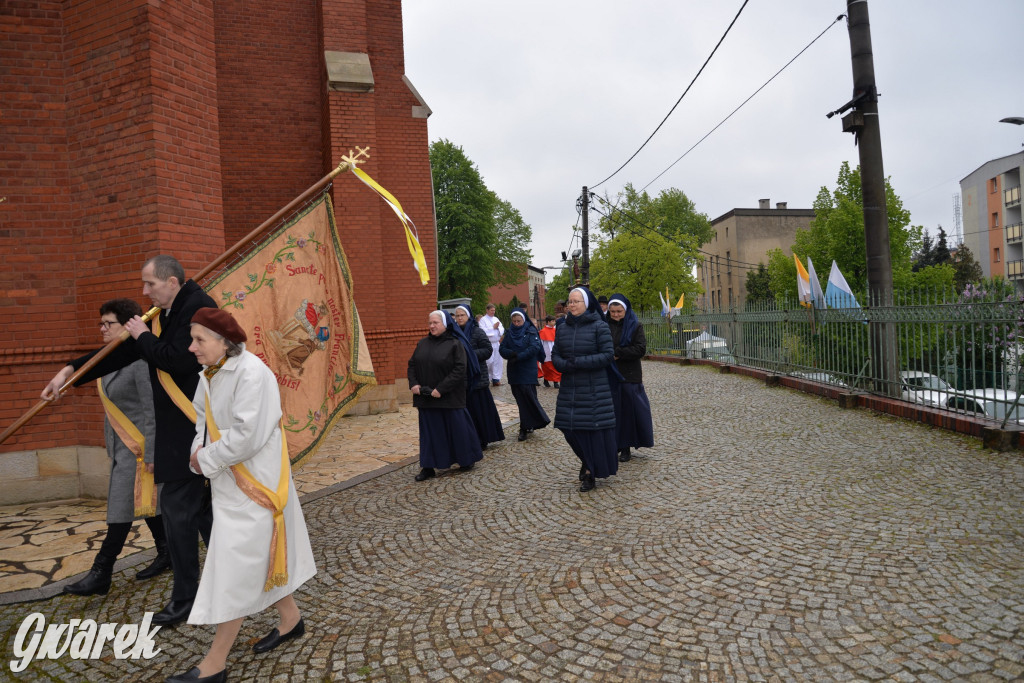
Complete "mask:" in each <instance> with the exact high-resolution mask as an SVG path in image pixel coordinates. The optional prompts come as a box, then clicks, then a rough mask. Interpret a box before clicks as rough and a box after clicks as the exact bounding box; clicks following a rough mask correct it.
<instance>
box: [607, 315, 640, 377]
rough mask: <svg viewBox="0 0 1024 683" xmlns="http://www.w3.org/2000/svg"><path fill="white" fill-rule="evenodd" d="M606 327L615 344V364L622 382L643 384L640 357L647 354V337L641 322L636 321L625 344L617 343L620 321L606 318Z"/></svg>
mask: <svg viewBox="0 0 1024 683" xmlns="http://www.w3.org/2000/svg"><path fill="white" fill-rule="evenodd" d="M608 329H610V330H611V333H612V344H614V346H615V366H616V367H618V368H619V373H620V374H621V375H622V381H623V382H629V383H630V384H643V381H644V370H643V367H642V366H641V364H640V359H641V358H643V357H644V356H645V355H647V337H646V336H645V335H644V326H643V323H637V328H636V331H635V332H633V338H632V339H630V340H629V343H628V344H626V345H625V346H620V345H619V339H620V338H621V337H622V321H621V320H619V321H615V320H612V319H611V318H609V319H608Z"/></svg>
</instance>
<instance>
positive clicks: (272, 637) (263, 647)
mask: <svg viewBox="0 0 1024 683" xmlns="http://www.w3.org/2000/svg"><path fill="white" fill-rule="evenodd" d="M304 635H306V625H305V624H303V623H302V619H301V618H300V619H299V623H297V624H295V626H294V627H293V628H292V630H291V631H288V633H286V634H284V635H283V636H282V635H281V634H280V633H278V631H277V629H276V628H275V629H274V630H273V631H271V632H270V633H268V634H267V636H266V637H265V638H263V639H262V640H260V641H259V642H258V643H256V644H255V645H253V646H252V651H253V652H255V653H256V654H262V653H264V652H270V651H271V650H273V649H274V648H275V647H277V646H278V645H280V644H281V643H284V642H287V641H289V640H291V639H292V638H301V637H302V636H304Z"/></svg>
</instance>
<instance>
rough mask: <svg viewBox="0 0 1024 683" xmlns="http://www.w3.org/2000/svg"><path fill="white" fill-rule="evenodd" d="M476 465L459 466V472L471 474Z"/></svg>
mask: <svg viewBox="0 0 1024 683" xmlns="http://www.w3.org/2000/svg"><path fill="white" fill-rule="evenodd" d="M474 464H475V463H469V464H468V465H459V472H469V471H470V470H471V469H473V465H474Z"/></svg>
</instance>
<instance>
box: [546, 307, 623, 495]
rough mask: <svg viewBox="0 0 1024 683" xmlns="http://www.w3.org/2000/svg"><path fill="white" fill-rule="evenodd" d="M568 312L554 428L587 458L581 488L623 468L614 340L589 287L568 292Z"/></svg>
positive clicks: (559, 338)
mask: <svg viewBox="0 0 1024 683" xmlns="http://www.w3.org/2000/svg"><path fill="white" fill-rule="evenodd" d="M566 307H567V308H568V312H567V314H566V316H565V318H563V319H562V320H559V321H558V326H557V330H558V331H557V332H556V333H555V346H554V348H553V349H552V350H551V361H552V362H553V363H554V364H555V369H556V370H558V371H559V372H561V373H562V383H561V386H560V387H559V389H558V402H557V404H556V405H557V407H556V410H555V428H556V429H560V430H562V434H564V435H565V440H566V442H567V443H568V444H569V447H570V448H572V451H573V453H575V454H576V457H578V458H579V459H580V462H581V463H582V465H581V467H580V475H579V479H580V491H583V492H586V491H590V490H591V489H593V488H594V486H595V485H596V481H595V479H604V478H607V477H610V476H611V475H613V474H615V473H616V472H618V471H619V461H618V459H617V448H616V440H615V405H614V402H613V400H612V389H611V384H610V382H609V373H611V372H613V371H614V369H613V368H612V360H613V357H614V345H613V344H612V334H611V331H610V330H609V329H608V323H606V322H605V321H604V319H603V318H602V315H601V309H600V307H599V306H598V303H597V297H595V296H594V294H593V292H591V291H590V290H588V289H587V288H586V287H576V288H574V289H573V290H572V291H571V292H569V300H568V302H567V304H566Z"/></svg>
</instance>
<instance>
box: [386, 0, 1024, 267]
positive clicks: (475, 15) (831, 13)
mask: <svg viewBox="0 0 1024 683" xmlns="http://www.w3.org/2000/svg"><path fill="white" fill-rule="evenodd" d="M741 5H742V0H728V1H724V0H723V1H721V2H707V1H702V2H696V1H694V0H676V1H670V0H658V1H654V0H634V1H633V2H628V3H626V2H621V0H620V1H617V2H609V1H607V0H588V1H587V2H563V1H559V0H548V1H547V2H536V1H535V0H518V1H517V2H511V3H506V2H501V3H499V2H482V1H481V0H406V1H405V2H404V3H403V13H404V17H403V23H404V30H405V61H406V74H407V75H408V76H409V78H410V79H411V80H412V82H413V84H414V85H415V86H416V88H417V89H418V90H419V92H420V94H421V95H422V96H423V98H424V100H425V101H426V103H427V104H428V105H429V106H430V108H431V109H432V110H433V114H432V115H431V117H430V118H429V119H428V130H429V135H430V140H431V141H432V142H433V141H434V140H437V139H441V138H445V139H448V140H451V141H452V142H454V143H455V144H457V145H459V146H461V147H462V148H463V150H464V151H465V153H466V155H467V156H468V157H469V158H470V159H471V160H472V161H473V162H474V163H476V165H477V167H478V168H479V170H480V173H481V174H482V175H483V178H484V181H485V182H486V183H487V186H488V187H489V188H491V189H492V190H493V191H494V192H496V193H497V194H498V195H499V196H501V197H502V198H503V199H506V200H508V201H509V202H511V203H512V205H513V206H514V207H516V208H517V209H518V210H519V211H520V212H521V213H522V215H523V218H524V219H525V220H526V222H527V223H529V224H530V225H531V226H532V228H533V243H532V245H531V246H532V250H533V265H536V266H552V265H558V264H559V252H560V251H562V250H565V249H567V248H569V246H570V242H571V241H572V235H573V230H572V228H573V226H574V225H575V224H576V220H577V214H576V209H575V203H576V199H577V198H578V197H579V195H580V191H581V188H582V186H583V185H588V186H591V190H592V191H595V192H598V193H599V194H601V195H604V194H605V192H607V193H608V194H609V195H610V196H611V197H613V198H614V196H615V194H616V193H617V192H618V191H619V190H621V189H622V187H623V186H624V185H625V184H626V183H627V182H631V183H633V185H634V186H635V187H637V188H641V187H643V186H645V185H648V184H649V183H650V185H649V187H648V188H647V191H648V192H649V193H650V194H651V195H652V196H653V195H656V194H657V193H658V192H659V191H660V190H662V189H665V188H669V187H676V188H679V189H681V190H682V191H683V192H685V193H686V195H687V196H688V197H689V198H690V199H691V200H693V202H694V203H695V204H696V206H697V210H698V211H700V212H702V213H705V214H707V216H708V218H709V219H714V218H717V217H718V216H720V215H722V214H724V213H726V212H728V211H729V210H731V209H733V208H751V207H756V206H757V201H758V199H762V198H768V199H770V200H771V202H772V206H774V205H775V202H778V201H784V202H788V204H789V207H790V208H811V205H812V203H813V201H814V198H815V196H816V195H817V193H818V190H819V189H820V188H821V187H822V186H823V185H825V186H828V187H829V189H832V188H834V186H835V181H836V176H837V174H838V171H839V166H840V164H841V163H842V162H843V161H849V162H850V164H851V166H856V165H857V163H858V156H857V148H856V147H855V146H854V144H853V136H852V135H850V134H844V133H843V132H842V130H841V128H842V126H841V123H840V121H839V119H840V117H838V116H837V117H833V118H832V119H828V118H826V117H825V114H826V113H827V112H829V111H831V110H833V109H837V108H839V107H840V106H841V105H842V104H844V103H845V102H847V101H848V100H849V99H850V97H851V95H852V90H853V85H852V71H851V65H850V41H849V34H848V32H847V28H846V22H845V21H842V22H840V23H838V24H836V25H834V26H832V28H831V29H829V30H828V31H827V32H826V33H825V35H823V36H822V37H821V38H820V39H819V40H818V41H817V42H816V43H814V45H812V46H811V47H810V48H809V49H808V50H807V51H806V52H805V53H804V54H803V55H802V56H801V57H799V58H798V59H797V60H796V61H794V62H793V64H791V65H790V66H789V67H788V68H787V69H786V70H785V71H783V72H782V73H781V74H780V75H779V76H778V77H776V78H775V80H773V81H772V82H771V83H770V84H769V85H768V86H767V87H766V88H765V89H764V90H762V91H761V92H760V93H759V94H758V95H757V96H755V97H754V98H753V99H752V100H751V101H750V102H749V103H747V104H746V105H745V106H744V107H743V108H742V109H740V110H739V111H738V112H737V113H736V114H735V115H733V116H732V118H730V119H729V120H728V121H727V122H726V123H725V124H723V125H722V126H721V127H720V128H719V129H718V130H717V131H715V132H714V133H713V134H712V135H711V136H709V137H708V138H707V139H706V140H705V141H704V142H702V143H701V144H700V145H699V146H698V147H697V148H696V149H694V150H693V151H692V152H690V153H689V154H688V155H687V156H686V157H685V158H683V159H682V160H681V161H679V162H678V163H677V164H675V166H673V167H672V168H671V170H669V171H667V172H666V173H664V175H662V176H661V177H660V178H659V179H658V180H656V181H655V180H654V178H655V177H656V176H658V175H659V174H660V173H662V171H665V169H666V168H668V166H669V165H670V164H672V162H674V161H676V159H678V158H679V157H680V156H682V155H683V153H684V152H686V150H687V149H689V148H690V147H691V146H692V145H693V144H694V143H696V142H697V141H698V140H699V139H700V138H701V137H703V136H704V135H705V134H706V133H708V132H709V131H710V130H711V129H712V128H714V127H715V126H716V125H718V124H719V123H720V122H721V121H722V120H723V119H724V118H725V117H726V116H728V115H729V113H730V112H731V111H732V110H733V109H735V108H736V107H737V106H739V104H740V103H741V102H743V100H745V99H746V98H747V97H749V96H750V95H751V94H752V93H753V92H754V91H755V90H757V89H758V88H759V87H760V86H761V85H762V84H763V83H764V82H765V81H767V80H768V79H769V78H771V76H772V75H773V74H774V73H775V72H776V71H778V70H779V69H780V68H782V66H783V65H785V64H786V62H788V61H789V60H790V59H792V58H793V57H794V56H795V55H796V54H797V53H798V52H800V50H802V49H803V48H804V47H805V46H807V44H808V43H810V42H811V41H812V40H813V39H814V37H815V36H817V35H818V34H819V33H821V32H822V31H823V30H825V28H826V27H828V26H829V25H830V24H831V23H832V22H833V20H835V18H836V16H837V15H839V14H842V13H845V11H846V2H845V1H844V0H751V2H749V4H748V5H747V6H746V8H745V9H744V10H743V13H742V14H741V15H740V17H739V19H738V21H737V22H736V24H735V26H733V28H732V30H731V31H730V33H729V35H728V36H727V37H726V38H725V41H724V42H723V43H722V45H721V47H720V48H719V49H718V52H717V53H716V54H715V56H714V57H713V58H712V60H711V62H710V63H709V64H708V66H707V67H706V68H705V70H704V72H703V73H702V74H701V76H700V77H699V78H698V79H697V81H696V83H695V84H694V86H693V88H691V90H690V92H689V93H688V94H687V95H686V97H685V98H684V99H683V100H682V102H681V103H680V104H679V106H678V107H677V108H676V110H675V111H674V112H673V114H672V116H671V117H670V118H669V119H668V121H667V122H666V123H665V125H664V126H663V127H662V129H661V130H660V131H659V132H658V134H657V135H655V136H654V138H653V139H652V140H651V142H650V143H648V145H647V147H645V148H644V150H643V151H642V152H640V154H639V155H637V157H636V158H635V159H634V160H633V161H632V162H630V164H629V165H628V166H626V168H625V169H623V170H622V171H620V172H619V173H618V174H617V175H616V176H615V177H613V178H611V179H610V180H609V181H608V182H606V183H605V184H603V185H600V186H597V187H593V185H594V184H595V183H597V182H599V181H601V180H603V179H604V178H605V177H607V176H608V175H609V174H611V173H612V172H613V171H614V170H615V169H616V168H618V167H619V166H620V165H622V163H623V162H625V161H626V159H628V158H629V157H630V155H632V154H633V152H635V151H636V150H637V148H638V147H639V146H640V145H641V144H642V143H643V141H644V140H645V139H646V138H647V137H648V136H649V135H650V134H651V132H652V131H653V130H654V129H655V127H656V126H657V125H658V123H659V122H660V121H661V120H662V119H663V118H664V117H665V115H666V114H667V113H668V111H669V109H671V108H672V105H673V104H675V102H676V100H678V99H679V96H680V95H681V94H682V93H683V91H684V90H685V89H686V86H687V85H688V84H689V82H690V81H691V80H692V79H693V77H694V75H695V74H696V73H697V71H698V70H699V69H700V67H701V65H702V64H703V63H704V60H705V59H707V57H708V55H709V54H710V53H711V50H712V49H713V48H714V46H715V44H716V43H717V42H718V40H719V39H720V38H721V36H722V34H723V33H724V32H725V30H726V28H727V27H728V25H729V22H730V21H732V19H733V17H734V16H735V15H736V12H737V11H738V10H739V8H740V6H741ZM868 8H869V13H870V20H871V37H872V43H873V51H874V62H875V76H876V82H877V84H878V89H879V92H880V93H881V98H880V100H879V120H880V125H881V133H882V152H883V157H884V164H885V173H886V175H887V176H889V178H890V180H891V183H892V185H893V188H894V189H895V191H896V193H897V194H898V195H899V196H900V197H901V198H902V199H903V202H904V206H905V207H906V208H907V209H909V211H910V212H911V221H912V223H913V224H915V225H923V226H924V227H926V228H928V229H929V230H930V231H931V232H932V233H933V234H935V233H936V231H937V226H938V225H942V226H943V228H945V230H946V232H947V233H949V234H951V235H952V232H953V230H954V222H955V221H954V216H953V195H954V194H955V193H957V192H958V191H959V185H958V183H959V180H960V179H961V178H963V177H964V176H966V175H968V174H969V173H971V172H972V171H974V170H975V169H976V168H977V167H978V166H980V165H982V164H983V163H985V162H986V161H988V160H990V159H993V158H997V157H1001V156H1006V155H1008V154H1013V153H1016V152H1018V151H1020V149H1021V144H1022V143H1024V126H1013V125H1010V124H1006V123H999V119H1001V118H1004V117H1007V116H1024V84H1022V75H1024V51H1022V43H1021V29H1022V27H1024V0H974V1H972V2H965V1H964V0H870V2H869V3H868ZM652 181H654V182H653V183H652ZM597 218H599V216H598V215H597V214H591V222H592V223H593V222H594V221H596V220H597ZM573 246H574V247H578V246H579V244H578V241H577V242H576V243H575V244H573ZM555 272H557V271H549V272H548V274H549V277H550V275H553V274H554V273H555Z"/></svg>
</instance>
